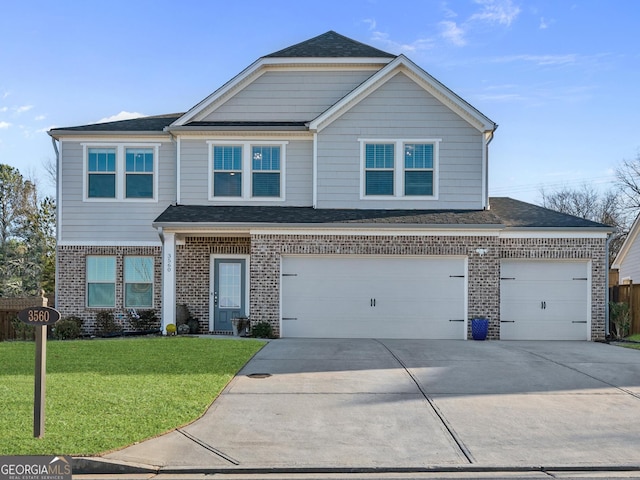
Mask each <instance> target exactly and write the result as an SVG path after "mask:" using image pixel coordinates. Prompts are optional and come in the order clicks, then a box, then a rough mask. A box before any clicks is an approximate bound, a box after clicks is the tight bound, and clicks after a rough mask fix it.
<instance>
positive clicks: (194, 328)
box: [187, 317, 200, 334]
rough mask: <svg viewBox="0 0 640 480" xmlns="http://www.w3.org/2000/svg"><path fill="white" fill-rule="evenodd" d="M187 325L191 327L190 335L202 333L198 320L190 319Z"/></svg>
mask: <svg viewBox="0 0 640 480" xmlns="http://www.w3.org/2000/svg"><path fill="white" fill-rule="evenodd" d="M187 325H189V333H191V334H196V333H198V332H199V331H200V322H198V319H197V318H193V317H189V319H188V320H187Z"/></svg>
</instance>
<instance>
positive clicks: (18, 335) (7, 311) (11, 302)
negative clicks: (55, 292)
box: [0, 297, 49, 342]
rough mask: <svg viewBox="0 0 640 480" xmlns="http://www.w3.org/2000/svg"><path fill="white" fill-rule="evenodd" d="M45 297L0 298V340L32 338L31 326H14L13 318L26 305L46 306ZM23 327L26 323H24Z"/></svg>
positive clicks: (33, 335) (33, 336)
mask: <svg viewBox="0 0 640 480" xmlns="http://www.w3.org/2000/svg"><path fill="white" fill-rule="evenodd" d="M48 304H49V300H48V299H47V297H24V298H0V342H2V341H6V340H33V339H34V338H35V333H34V330H33V328H18V329H17V330H16V328H15V327H14V320H15V319H16V318H17V316H18V312H19V311H20V310H24V309H25V308H28V307H46V306H48ZM25 327H28V325H26V324H25Z"/></svg>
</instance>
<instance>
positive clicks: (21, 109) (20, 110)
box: [15, 105, 33, 114]
mask: <svg viewBox="0 0 640 480" xmlns="http://www.w3.org/2000/svg"><path fill="white" fill-rule="evenodd" d="M32 108H33V105H22V106H20V107H15V111H16V113H18V114H20V113H24V112H28V111H29V110H31V109H32Z"/></svg>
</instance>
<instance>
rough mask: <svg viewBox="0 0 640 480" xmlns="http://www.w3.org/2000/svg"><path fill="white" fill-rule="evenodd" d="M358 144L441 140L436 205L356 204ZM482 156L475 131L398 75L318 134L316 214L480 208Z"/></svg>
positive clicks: (424, 202)
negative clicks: (363, 141) (347, 210)
mask: <svg viewBox="0 0 640 480" xmlns="http://www.w3.org/2000/svg"><path fill="white" fill-rule="evenodd" d="M361 138H363V139H364V138H366V139H375V138H381V139H420V138H429V139H434V138H439V139H441V142H440V154H439V173H438V177H439V195H438V200H410V199H408V200H405V199H397V200H396V199H394V200H367V199H364V200H361V199H360V178H361V174H362V173H361V171H360V143H359V142H358V139H361ZM482 151H483V142H482V134H481V133H480V132H479V131H478V130H477V129H475V128H474V127H472V126H471V125H470V124H469V123H468V122H466V121H465V120H464V119H462V118H461V117H460V116H458V115H457V114H456V113H454V112H453V111H452V110H450V109H449V108H448V107H446V106H445V105H443V104H442V103H441V102H439V101H438V100H437V99H436V98H435V97H433V96H432V95H430V94H429V93H428V92H426V91H425V90H424V89H422V88H421V87H420V86H419V85H417V84H416V83H415V82H413V81H412V80H411V79H410V78H409V77H407V76H406V75H404V74H402V73H399V74H397V75H396V76H395V77H393V78H392V79H390V80H389V81H388V82H387V83H385V84H384V85H382V86H381V87H380V88H378V89H377V90H376V91H375V92H373V93H372V94H370V95H369V96H368V97H367V98H365V99H363V100H362V101H361V102H360V103H358V104H357V105H356V106H354V107H353V108H351V109H350V110H349V111H348V112H346V113H345V114H344V115H342V116H341V117H340V118H338V119H337V120H335V121H334V122H333V123H331V124H330V125H329V126H328V127H326V128H325V129H324V130H322V131H321V132H320V133H319V134H318V208H390V209H402V208H425V209H436V208H438V209H440V208H446V209H456V208H461V209H465V208H474V209H475V208H482ZM396 162H402V156H401V155H398V152H396Z"/></svg>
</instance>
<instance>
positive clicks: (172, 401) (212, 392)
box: [0, 337, 264, 455]
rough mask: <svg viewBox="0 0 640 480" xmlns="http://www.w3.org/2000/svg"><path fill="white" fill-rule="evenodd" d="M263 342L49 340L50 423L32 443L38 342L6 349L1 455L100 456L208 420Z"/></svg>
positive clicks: (0, 377) (1, 370)
mask: <svg viewBox="0 0 640 480" xmlns="http://www.w3.org/2000/svg"><path fill="white" fill-rule="evenodd" d="M263 345H264V342H262V341H258V340H242V341H239V340H220V339H208V338H194V337H172V338H167V337H153V338H124V339H123V338H118V339H110V340H78V341H49V342H47V386H46V395H47V397H46V417H45V419H46V424H45V436H44V438H43V439H35V438H33V395H34V365H35V343H32V342H1V343H0V455H54V454H55V455H94V454H98V453H101V452H105V451H109V450H114V449H117V448H120V447H124V446H126V445H130V444H132V443H134V442H138V441H141V440H144V439H146V438H150V437H153V436H156V435H159V434H161V433H164V432H167V431H170V430H172V429H174V428H176V427H179V426H182V425H185V424H188V423H190V422H191V421H193V420H195V419H197V418H198V417H200V416H201V415H202V414H203V413H204V412H205V410H206V409H207V407H208V406H209V405H210V404H211V402H212V401H213V400H214V399H215V398H216V397H217V395H218V394H219V393H220V391H221V390H222V389H223V388H224V387H225V385H226V384H227V383H228V382H229V381H230V380H231V378H233V376H234V375H235V374H236V373H237V372H238V370H239V369H240V368H242V366H243V365H244V364H245V363H246V362H247V361H248V360H249V359H250V358H251V357H252V356H253V355H254V354H255V353H256V352H257V351H258V350H260V348H261V347H262V346H263Z"/></svg>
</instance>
